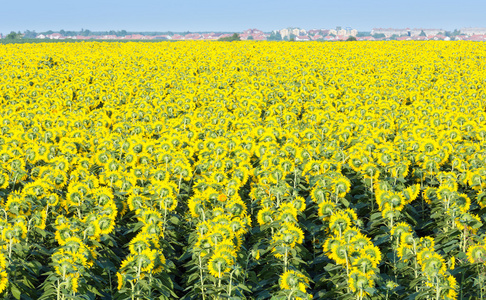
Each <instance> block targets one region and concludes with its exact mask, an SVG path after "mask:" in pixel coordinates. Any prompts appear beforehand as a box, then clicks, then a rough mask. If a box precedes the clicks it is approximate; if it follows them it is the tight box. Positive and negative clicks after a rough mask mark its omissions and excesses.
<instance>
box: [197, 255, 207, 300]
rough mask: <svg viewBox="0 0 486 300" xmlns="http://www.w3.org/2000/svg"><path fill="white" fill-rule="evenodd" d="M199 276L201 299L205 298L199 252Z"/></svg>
mask: <svg viewBox="0 0 486 300" xmlns="http://www.w3.org/2000/svg"><path fill="white" fill-rule="evenodd" d="M199 276H200V278H201V293H202V297H203V300H205V299H206V294H205V293H204V277H203V272H202V260H201V254H199Z"/></svg>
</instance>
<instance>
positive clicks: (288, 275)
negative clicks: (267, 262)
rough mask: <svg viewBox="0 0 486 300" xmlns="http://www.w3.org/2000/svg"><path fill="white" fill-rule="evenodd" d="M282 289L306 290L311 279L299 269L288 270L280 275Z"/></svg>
mask: <svg viewBox="0 0 486 300" xmlns="http://www.w3.org/2000/svg"><path fill="white" fill-rule="evenodd" d="M279 281H280V289H281V290H295V289H297V290H300V291H301V292H305V287H307V285H308V284H309V279H308V278H307V277H306V276H305V275H304V274H302V273H301V272H299V271H294V270H288V271H286V272H285V273H283V274H282V275H280V280H279Z"/></svg>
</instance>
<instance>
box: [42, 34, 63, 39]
mask: <svg viewBox="0 0 486 300" xmlns="http://www.w3.org/2000/svg"><path fill="white" fill-rule="evenodd" d="M46 37H47V38H49V39H51V40H59V39H62V38H63V36H62V34H60V33H52V34H48V35H47V36H46Z"/></svg>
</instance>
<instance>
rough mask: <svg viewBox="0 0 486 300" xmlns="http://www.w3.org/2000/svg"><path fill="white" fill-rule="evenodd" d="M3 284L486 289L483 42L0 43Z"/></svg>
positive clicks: (139, 290)
mask: <svg viewBox="0 0 486 300" xmlns="http://www.w3.org/2000/svg"><path fill="white" fill-rule="evenodd" d="M0 101H1V110H0V131H1V135H0V233H1V234H0V292H1V295H0V297H1V298H3V299H56V300H60V299H63V300H64V299H182V300H190V299H203V300H206V299H207V300H209V299H234V300H236V299H343V300H345V299H357V300H361V299H431V300H433V299H486V234H485V232H486V224H485V223H486V217H485V213H486V111H485V108H486V44H484V43H475V42H441V41H428V42H394V41H391V42H359V43H314V42H308V43H272V42H250V41H248V42H238V43H225V42H178V43H102V42H100V43H97V42H85V43H75V44H74V43H73V44H69V43H52V44H47V43H39V44H21V45H19V44H8V45H0Z"/></svg>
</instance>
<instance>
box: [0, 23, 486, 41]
mask: <svg viewBox="0 0 486 300" xmlns="http://www.w3.org/2000/svg"><path fill="white" fill-rule="evenodd" d="M235 33H236V34H238V35H239V38H240V39H241V40H256V41H264V40H267V41H280V40H282V41H285V40H293V41H340V40H346V39H348V38H350V37H354V38H356V40H358V41H359V40H365V41H377V40H472V41H486V27H475V28H466V27H465V28H461V29H460V30H457V29H455V30H454V31H446V30H443V29H429V28H373V29H372V30H371V31H368V32H366V31H365V32H360V31H358V30H357V29H353V28H351V27H339V26H338V27H336V28H335V29H310V30H305V29H301V28H296V27H288V28H284V29H280V30H273V31H271V32H263V31H261V30H259V29H247V30H245V31H243V32H239V33H238V32H231V33H221V32H220V33H218V32H185V33H173V32H170V31H168V32H164V33H161V32H136V33H134V32H127V31H126V30H120V31H114V30H111V31H106V32H103V31H98V32H96V31H93V32H92V31H90V30H84V29H82V30H81V31H65V30H60V31H56V32H55V31H52V30H49V31H46V32H41V33H36V32H35V31H30V30H26V31H24V33H21V32H20V31H19V32H18V33H15V32H11V33H10V34H8V35H2V34H1V33H0V39H21V38H26V39H41V40H42V39H49V40H64V39H66V40H68V39H70V40H93V39H94V40H174V41H178V40H219V39H222V38H229V37H231V36H232V35H233V34H235Z"/></svg>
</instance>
